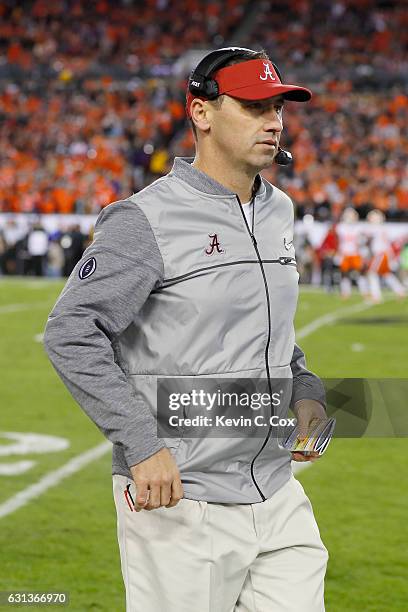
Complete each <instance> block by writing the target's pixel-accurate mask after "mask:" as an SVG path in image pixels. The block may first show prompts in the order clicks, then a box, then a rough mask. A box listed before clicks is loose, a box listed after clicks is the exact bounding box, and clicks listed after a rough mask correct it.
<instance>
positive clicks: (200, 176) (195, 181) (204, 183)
mask: <svg viewBox="0 0 408 612" xmlns="http://www.w3.org/2000/svg"><path fill="white" fill-rule="evenodd" d="M193 161H194V157H175V158H174V163H173V167H172V169H171V171H170V172H169V174H172V175H174V176H177V177H178V178H180V179H182V180H183V181H185V182H186V183H188V184H189V185H191V186H192V187H194V188H195V189H198V190H199V191H202V192H204V193H208V194H210V195H225V196H234V197H236V193H234V192H233V191H231V190H230V189H227V187H224V185H221V183H219V182H218V181H216V180H215V179H213V178H212V177H211V176H209V175H208V174H206V173H205V172H202V171H201V170H198V168H194V166H192V165H191V164H192V162H193ZM265 189H266V188H265V184H264V182H263V180H262V177H261V175H260V174H257V175H256V177H255V181H254V188H253V192H252V194H253V195H261V194H262V193H264V191H265Z"/></svg>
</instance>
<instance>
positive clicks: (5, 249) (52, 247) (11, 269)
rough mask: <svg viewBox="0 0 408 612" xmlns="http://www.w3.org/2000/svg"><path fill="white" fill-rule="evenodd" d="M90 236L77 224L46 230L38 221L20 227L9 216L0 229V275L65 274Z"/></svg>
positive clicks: (82, 250)
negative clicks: (25, 226)
mask: <svg viewBox="0 0 408 612" xmlns="http://www.w3.org/2000/svg"><path fill="white" fill-rule="evenodd" d="M92 238H93V236H92V232H90V233H89V234H84V233H83V232H82V231H81V228H80V226H79V224H77V223H72V224H67V225H66V226H65V225H64V224H62V225H61V227H58V229H55V230H54V231H52V232H47V230H46V229H45V228H44V227H43V225H42V224H41V222H40V221H36V222H34V223H32V224H31V226H30V227H29V228H28V230H22V229H21V227H19V225H18V224H17V223H16V221H15V219H13V218H9V219H8V220H7V221H6V223H5V224H4V226H3V228H0V276H2V275H4V276H7V275H15V274H17V275H20V276H47V277H51V278H58V277H62V276H63V277H68V276H69V275H70V274H71V272H72V270H73V269H74V267H75V265H76V264H77V263H78V261H79V260H80V259H81V257H82V255H83V252H84V251H85V249H86V247H87V246H89V244H90V243H91V242H92Z"/></svg>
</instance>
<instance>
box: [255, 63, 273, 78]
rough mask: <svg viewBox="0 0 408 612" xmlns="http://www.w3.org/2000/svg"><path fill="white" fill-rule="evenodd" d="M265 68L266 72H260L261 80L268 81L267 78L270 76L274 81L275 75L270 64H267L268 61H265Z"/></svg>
mask: <svg viewBox="0 0 408 612" xmlns="http://www.w3.org/2000/svg"><path fill="white" fill-rule="evenodd" d="M263 65H264V68H265V72H264V74H263V75H262V74H260V75H259V78H260V79H261V81H266V79H267V78H268V77H270V78H271V79H272V81H276V79H275V77H274V76H273V74H272V72H271V67H270V65H269V64H267V63H266V62H264V63H263Z"/></svg>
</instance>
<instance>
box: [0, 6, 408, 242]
mask: <svg viewBox="0 0 408 612" xmlns="http://www.w3.org/2000/svg"><path fill="white" fill-rule="evenodd" d="M405 9H406V6H405V3H404V2H403V1H402V0H338V1H337V2H334V3H333V2H330V1H329V0H314V1H313V2H310V1H308V0H290V1H288V0H285V1H284V0H276V1H274V2H273V3H269V2H263V1H260V2H249V1H248V2H242V1H240V0H227V1H226V2H220V1H217V0H212V1H204V0H181V1H180V2H177V3H172V2H168V1H167V0H155V1H153V0H149V1H147V2H139V1H132V0H121V1H117V0H116V1H114V0H92V1H87V2H86V1H85V0H75V1H73V2H66V1H64V0H56V1H55V2H52V3H50V2H45V1H44V0H23V1H21V2H19V3H15V2H14V0H3V1H2V2H1V3H0V125H1V127H0V144H1V147H0V159H1V162H0V212H12V213H40V214H41V213H57V214H59V213H61V214H66V213H76V214H97V213H98V212H99V211H100V210H101V208H103V207H104V206H106V205H107V204H109V203H110V202H112V201H115V200H117V199H120V198H124V197H127V196H128V195H130V194H131V193H134V192H137V191H139V190H140V189H142V188H143V187H144V186H145V185H148V184H150V183H151V182H152V181H153V180H155V179H156V178H158V177H159V176H161V175H162V174H164V173H166V172H167V171H168V170H169V169H170V166H171V163H172V159H173V157H174V156H175V155H192V154H193V152H194V143H193V138H192V134H191V131H190V128H189V125H188V123H187V121H186V118H185V112H184V104H185V90H186V84H187V77H188V70H186V69H184V70H183V69H180V61H179V60H180V58H183V57H186V56H187V55H188V54H189V52H191V51H199V50H205V49H208V48H214V47H220V46H225V45H227V44H240V45H242V46H249V47H252V48H264V49H265V50H266V51H267V52H268V53H269V55H270V57H271V58H272V59H273V61H276V62H277V63H278V65H279V66H280V68H281V69H282V72H283V74H284V75H285V80H286V81H287V82H300V83H303V84H305V85H306V86H310V88H311V89H312V90H313V92H314V97H313V99H312V101H311V103H309V104H308V105H296V104H293V103H288V104H287V107H286V109H285V113H284V121H285V130H284V134H283V139H282V141H283V142H284V146H285V147H287V148H288V149H290V150H291V151H292V153H293V155H294V159H295V162H294V164H293V167H288V168H282V167H280V168H278V167H277V166H275V167H272V168H270V169H268V170H265V171H264V175H265V177H266V178H268V179H269V180H271V181H272V182H274V183H275V184H277V185H280V186H281V187H282V188H283V189H285V190H286V191H287V192H288V193H289V194H290V195H291V197H292V198H293V200H294V202H295V205H296V210H297V216H298V218H300V219H301V218H302V217H303V216H304V215H305V214H312V215H313V216H314V218H315V219H317V220H324V221H336V220H338V219H339V217H340V215H341V212H342V210H343V209H344V208H345V207H347V206H354V207H355V208H356V209H357V210H358V212H359V215H360V218H361V219H364V218H365V217H366V215H367V213H368V212H369V211H370V210H371V209H373V208H377V209H380V210H382V211H384V212H385V215H386V218H387V219H388V220H392V221H399V220H401V221H403V220H408V169H407V164H406V160H407V154H408V139H407V127H408V95H407V84H408V69H407V68H408V60H407V55H406V49H407V44H408V27H407V26H408V14H407V11H406V10H405ZM186 15H188V27H186ZM187 64H188V62H187V61H186V62H185V63H184V66H185V65H187ZM3 240H4V237H3ZM0 246H1V245H0Z"/></svg>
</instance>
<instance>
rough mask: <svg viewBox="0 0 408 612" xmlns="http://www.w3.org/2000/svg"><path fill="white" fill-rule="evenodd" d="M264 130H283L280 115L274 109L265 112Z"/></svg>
mask: <svg viewBox="0 0 408 612" xmlns="http://www.w3.org/2000/svg"><path fill="white" fill-rule="evenodd" d="M264 130H265V132H278V133H280V132H281V131H282V130H283V123H282V116H281V115H280V114H279V113H278V111H277V110H276V109H272V110H270V111H268V112H267V113H266V114H265V124H264Z"/></svg>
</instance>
